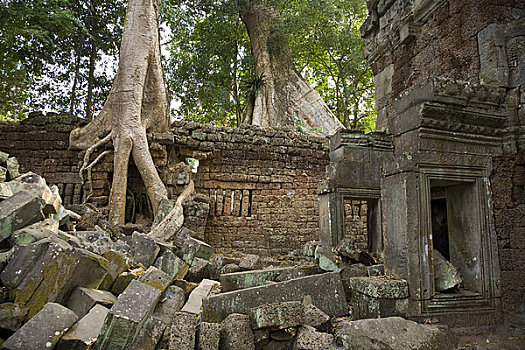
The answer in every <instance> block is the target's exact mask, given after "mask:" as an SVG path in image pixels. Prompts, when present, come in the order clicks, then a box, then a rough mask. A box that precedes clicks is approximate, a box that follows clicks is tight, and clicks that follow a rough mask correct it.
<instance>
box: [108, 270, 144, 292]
mask: <svg viewBox="0 0 525 350" xmlns="http://www.w3.org/2000/svg"><path fill="white" fill-rule="evenodd" d="M144 272H145V270H144V268H143V267H142V266H139V267H137V268H136V269H133V270H131V271H124V272H122V273H121V274H120V275H118V277H117V279H115V282H114V283H113V286H112V287H111V293H114V294H120V293H122V292H123V291H124V290H125V289H126V288H128V286H129V284H130V283H131V281H133V280H136V279H138V278H139V277H140V276H141V275H143V274H144Z"/></svg>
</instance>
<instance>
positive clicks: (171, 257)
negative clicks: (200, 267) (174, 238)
mask: <svg viewBox="0 0 525 350" xmlns="http://www.w3.org/2000/svg"><path fill="white" fill-rule="evenodd" d="M153 266H155V267H156V268H158V269H160V270H162V271H164V272H165V273H166V274H167V275H168V276H170V278H171V279H172V280H174V279H183V278H184V277H185V276H186V273H187V272H188V269H189V266H188V264H186V263H185V262H184V261H183V260H182V259H181V258H179V257H178V256H177V255H175V253H173V252H172V251H171V250H165V251H164V253H162V255H161V256H160V257H159V258H158V259H157V260H156V261H155V264H153Z"/></svg>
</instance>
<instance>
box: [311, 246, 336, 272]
mask: <svg viewBox="0 0 525 350" xmlns="http://www.w3.org/2000/svg"><path fill="white" fill-rule="evenodd" d="M315 258H316V259H317V260H318V261H319V267H320V268H321V270H323V271H331V272H339V271H341V268H340V267H339V266H337V261H338V259H337V257H336V255H335V254H334V253H333V252H332V251H331V250H328V249H327V248H324V247H323V246H317V248H316V249H315Z"/></svg>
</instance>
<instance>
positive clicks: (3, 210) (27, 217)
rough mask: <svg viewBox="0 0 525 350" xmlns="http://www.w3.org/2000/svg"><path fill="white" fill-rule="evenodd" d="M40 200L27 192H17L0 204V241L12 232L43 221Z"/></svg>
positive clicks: (42, 205) (42, 202)
mask: <svg viewBox="0 0 525 350" xmlns="http://www.w3.org/2000/svg"><path fill="white" fill-rule="evenodd" d="M44 204H45V203H44V201H43V199H42V198H39V197H35V196H33V195H31V194H29V193H27V192H23V191H21V192H18V193H16V194H14V195H13V196H11V197H9V198H7V199H5V200H3V201H2V202H0V240H3V239H5V238H7V237H9V236H10V235H11V234H12V233H13V232H14V231H16V230H18V229H21V228H23V227H26V226H28V225H31V224H34V223H35V222H38V221H40V220H44V215H43V213H42V208H44Z"/></svg>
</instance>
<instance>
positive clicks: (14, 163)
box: [5, 157, 20, 180]
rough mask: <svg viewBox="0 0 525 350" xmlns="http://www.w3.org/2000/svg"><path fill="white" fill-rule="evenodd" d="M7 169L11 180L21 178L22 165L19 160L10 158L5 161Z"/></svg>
mask: <svg viewBox="0 0 525 350" xmlns="http://www.w3.org/2000/svg"><path fill="white" fill-rule="evenodd" d="M5 167H6V168H7V174H8V175H9V179H11V180H12V179H15V178H17V177H19V176H20V164H18V159H16V158H15V157H9V158H7V160H6V161H5Z"/></svg>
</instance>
